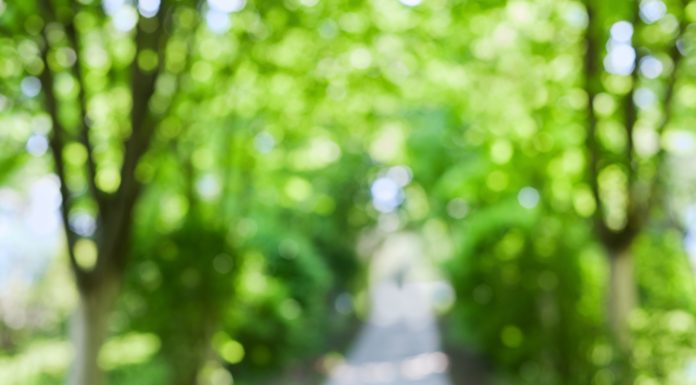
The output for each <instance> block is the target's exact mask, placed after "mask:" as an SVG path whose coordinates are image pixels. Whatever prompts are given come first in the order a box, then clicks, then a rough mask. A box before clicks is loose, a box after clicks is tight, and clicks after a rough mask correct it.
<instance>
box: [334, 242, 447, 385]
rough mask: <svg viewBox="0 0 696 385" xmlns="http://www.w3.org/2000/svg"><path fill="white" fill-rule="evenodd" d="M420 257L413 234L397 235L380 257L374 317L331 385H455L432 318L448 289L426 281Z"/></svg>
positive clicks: (374, 289)
mask: <svg viewBox="0 0 696 385" xmlns="http://www.w3.org/2000/svg"><path fill="white" fill-rule="evenodd" d="M420 255H422V253H421V247H420V243H419V240H418V238H417V237H416V236H414V235H408V234H395V235H393V236H392V237H390V239H388V240H387V241H386V242H385V244H384V246H383V247H382V248H381V250H380V251H379V252H378V253H377V254H376V256H375V260H374V261H373V264H372V268H373V269H372V270H373V271H372V277H373V279H372V281H373V284H372V290H371V300H372V307H371V313H370V317H369V319H368V321H367V322H366V324H365V326H364V328H363V330H362V331H361V333H360V334H359V336H358V338H357V340H356V342H355V344H354V346H353V347H352V349H351V350H350V351H349V353H348V356H347V358H346V361H345V362H344V363H343V364H341V365H339V366H337V367H336V368H335V369H334V371H333V372H332V375H331V377H330V379H329V381H328V382H327V385H363V384H365V385H367V384H383V385H397V384H398V385H402V384H403V385H451V382H450V380H449V377H448V375H447V368H448V366H449V362H448V358H447V356H446V355H445V354H444V353H443V352H442V351H441V350H440V342H439V332H438V329H437V324H436V322H435V318H434V314H433V301H434V298H438V297H440V295H441V294H442V293H443V292H444V293H446V292H447V289H448V287H447V286H446V285H445V284H444V283H442V282H438V281H437V280H435V279H433V278H432V277H430V278H427V276H428V273H427V272H425V270H427V266H426V264H424V263H425V262H424V261H423V260H422V257H420ZM438 294H440V295H438Z"/></svg>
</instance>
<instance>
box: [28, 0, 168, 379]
mask: <svg viewBox="0 0 696 385" xmlns="http://www.w3.org/2000/svg"><path fill="white" fill-rule="evenodd" d="M39 8H40V10H41V12H42V15H43V19H44V28H43V31H42V34H41V37H42V41H41V58H42V60H43V63H44V69H43V72H42V73H41V75H40V80H41V83H42V87H43V101H44V102H43V105H44V108H45V111H46V112H47V113H48V115H49V116H50V118H51V121H52V132H51V136H50V140H49V142H50V149H51V152H52V156H53V163H54V168H55V173H56V175H57V176H58V179H59V180H60V193H61V196H62V205H61V215H62V221H63V226H64V228H65V235H66V240H67V246H68V256H69V261H70V267H71V270H72V273H73V275H74V278H75V282H76V287H77V291H78V293H79V307H78V311H77V314H76V315H75V319H74V324H73V330H72V333H73V339H74V344H75V360H74V366H73V368H72V372H71V375H70V378H69V383H70V384H74V385H99V384H101V383H103V381H104V375H103V372H102V370H101V369H100V367H99V363H98V357H99V352H100V349H101V347H102V345H103V343H104V341H105V339H106V338H107V335H108V321H109V315H110V312H111V310H112V308H113V306H114V303H115V301H116V299H117V296H118V293H119V290H120V285H121V281H122V277H123V274H124V270H125V269H126V266H127V265H128V255H129V240H130V238H131V225H132V223H133V212H134V208H135V205H136V202H137V200H138V197H139V196H140V195H141V191H142V187H143V186H142V183H141V181H140V180H139V178H138V175H137V172H136V170H137V167H138V164H139V162H140V160H141V159H142V158H143V155H144V154H145V153H146V152H147V150H148V148H149V147H150V144H151V142H152V141H153V136H154V134H155V131H156V128H157V126H158V122H159V120H160V119H161V115H159V114H158V113H156V112H155V111H154V110H153V108H151V103H150V102H151V101H152V99H153V96H154V95H155V94H156V83H157V80H158V78H159V77H160V75H161V74H162V73H163V72H164V64H165V48H166V45H167V41H168V38H169V36H170V34H171V29H172V24H171V22H170V20H171V15H172V13H173V11H174V9H173V8H174V7H173V6H172V4H170V3H169V2H167V1H162V2H161V4H160V6H159V9H158V10H157V12H156V13H155V14H152V15H149V17H146V16H142V15H137V16H135V17H137V22H136V25H135V31H134V32H133V33H132V35H131V38H132V43H133V45H134V47H135V52H134V57H133V60H132V64H131V65H130V68H129V70H128V71H129V72H130V73H129V74H127V76H129V78H130V80H129V84H128V86H127V87H128V90H129V94H130V109H129V113H128V126H129V134H128V135H126V136H125V138H122V139H121V138H117V140H122V143H121V144H120V146H118V147H120V149H121V155H122V161H121V165H120V171H119V176H118V178H116V179H117V180H118V185H117V186H116V187H115V188H114V189H113V190H112V191H106V190H107V189H105V188H103V186H100V184H99V183H98V173H99V169H100V165H99V164H98V161H97V157H96V156H95V147H94V144H93V139H92V133H93V124H92V121H93V116H92V115H91V111H90V102H91V100H90V96H91V95H89V89H90V88H91V87H90V86H91V85H90V84H89V80H88V77H87V75H86V74H85V68H86V65H85V64H84V60H83V59H84V58H85V56H86V55H87V53H86V52H85V46H84V44H83V41H82V40H83V36H84V34H85V31H81V30H80V26H79V25H78V24H76V22H77V20H79V18H78V17H76V15H82V16H83V17H87V14H90V17H94V18H97V19H98V20H100V21H104V23H105V24H106V22H105V20H106V17H105V16H104V15H102V14H101V11H100V10H98V9H95V8H94V7H93V6H92V7H90V8H89V9H88V7H87V6H81V5H79V3H77V2H75V3H73V2H60V1H53V0H41V2H40V4H39ZM62 34H64V36H65V37H66V39H64V41H60V40H59V39H56V38H55V36H60V35H62ZM64 45H67V48H68V49H69V50H70V51H71V52H72V53H73V55H74V61H73V63H72V65H71V66H70V69H69V73H70V75H71V76H72V78H73V80H74V81H75V82H76V84H77V88H78V95H77V98H76V99H77V101H76V104H77V110H78V114H79V118H78V119H76V120H75V121H76V122H77V124H72V123H71V122H67V121H66V119H65V118H64V114H63V113H62V112H63V109H64V108H66V107H65V105H64V104H68V102H66V101H64V100H62V99H60V98H59V97H58V95H57V94H58V92H57V89H56V76H57V73H58V71H59V69H56V68H55V66H53V65H52V55H54V54H55V52H56V50H58V49H60V48H64ZM59 46H60V47H59ZM118 86H122V85H121V84H119V85H118ZM70 102H73V103H74V101H70ZM73 126H74V127H73ZM111 134H112V135H113V136H117V135H115V134H114V133H111ZM74 143H77V144H78V146H81V147H82V148H83V149H84V152H85V154H86V156H85V157H84V158H85V160H84V162H83V163H82V164H81V165H80V168H81V169H82V170H74V169H71V168H70V167H68V165H67V162H70V159H67V158H68V157H67V156H66V152H67V150H66V149H67V148H68V146H69V145H73V144H74ZM71 172H84V173H85V174H86V185H87V186H86V187H87V188H86V191H80V189H78V188H71V176H70V173H71ZM78 201H80V202H84V201H87V202H89V204H90V205H91V206H92V207H95V208H96V209H95V210H94V211H95V215H94V217H95V224H96V226H95V227H96V228H95V231H94V233H93V234H92V235H88V234H80V233H78V232H77V231H76V230H75V229H74V228H73V227H72V226H71V218H72V216H73V215H74V214H75V209H76V207H77V204H78ZM83 241H87V242H89V243H84V242H83ZM85 244H88V245H93V247H91V248H87V249H92V250H91V251H86V250H85V247H83V246H81V245H85ZM85 254H92V255H91V257H92V259H93V261H89V260H88V259H86V258H81V256H84V255H85Z"/></svg>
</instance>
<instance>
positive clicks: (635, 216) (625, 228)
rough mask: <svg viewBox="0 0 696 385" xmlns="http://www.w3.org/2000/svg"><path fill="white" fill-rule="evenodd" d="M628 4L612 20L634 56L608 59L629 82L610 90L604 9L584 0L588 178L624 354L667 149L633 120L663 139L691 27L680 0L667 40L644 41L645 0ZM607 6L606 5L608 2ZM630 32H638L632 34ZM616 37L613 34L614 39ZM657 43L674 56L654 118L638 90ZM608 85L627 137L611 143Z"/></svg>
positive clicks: (613, 325) (612, 322)
mask: <svg viewBox="0 0 696 385" xmlns="http://www.w3.org/2000/svg"><path fill="white" fill-rule="evenodd" d="M631 4H632V5H631V7H630V10H628V13H629V14H630V17H629V19H630V21H622V22H620V23H621V24H618V23H617V24H613V28H623V29H624V30H625V33H626V34H628V42H626V41H623V42H622V44H629V45H628V46H624V47H630V48H628V49H629V52H630V50H633V51H632V52H633V58H632V59H633V60H631V62H630V63H627V65H626V67H627V68H626V69H622V68H611V65H612V64H611V63H608V66H607V65H605V66H607V67H609V68H607V70H608V71H612V72H614V73H615V74H616V73H617V72H619V75H620V76H621V75H622V76H625V80H626V84H627V86H626V87H622V88H623V89H621V90H616V87H614V89H613V90H607V88H608V87H606V84H607V81H606V79H607V77H611V76H616V75H612V74H610V73H607V72H605V71H602V70H601V67H600V66H601V64H600V58H601V56H602V53H603V51H602V49H601V48H600V47H601V46H602V44H601V42H602V41H603V39H605V38H606V36H607V34H606V33H605V32H604V30H603V28H604V27H605V25H606V24H607V23H606V21H607V20H606V19H602V18H601V11H602V10H601V9H598V8H600V7H599V6H598V5H597V4H595V2H593V1H591V0H588V1H586V2H585V6H586V11H587V21H588V23H587V29H586V35H585V48H586V52H585V60H584V73H585V80H584V89H585V92H586V94H587V100H588V103H587V106H586V110H585V113H586V118H585V124H586V151H587V172H588V184H589V185H590V187H591V191H592V195H593V197H594V201H595V202H596V209H595V210H594V215H593V218H592V220H593V227H594V231H595V233H596V235H597V239H598V240H599V242H600V243H601V245H602V246H603V247H604V249H605V250H606V252H607V256H608V260H609V264H610V275H609V283H608V306H609V307H608V314H607V315H608V318H609V322H610V325H611V330H612V334H613V338H614V340H615V343H616V346H617V349H618V352H619V353H620V354H621V355H623V356H624V357H623V359H625V360H629V359H630V350H631V331H630V328H629V318H630V315H631V312H632V310H633V309H634V308H635V307H636V306H637V301H638V299H637V297H636V295H637V294H636V282H635V278H634V271H633V269H634V268H633V264H634V263H633V260H634V258H633V255H632V254H633V253H632V246H633V243H634V241H635V239H636V238H637V236H638V235H640V234H641V232H642V231H643V230H644V229H645V227H646V226H647V225H648V224H649V221H650V218H652V217H653V216H654V213H655V210H657V209H659V207H660V203H661V202H660V195H659V194H660V189H661V187H662V186H663V183H664V179H663V177H662V175H663V173H664V163H665V157H666V152H665V149H664V146H662V145H660V144H659V143H658V146H659V148H658V150H657V152H656V153H654V154H645V151H640V149H638V148H637V145H636V140H635V137H636V128H637V127H638V126H639V125H640V124H642V125H646V124H647V125H650V126H652V127H653V130H654V133H655V135H656V138H658V139H657V140H659V139H660V138H661V137H662V135H663V133H664V132H665V129H666V127H668V125H669V124H670V123H671V121H672V118H673V115H674V106H673V104H674V102H673V99H674V93H675V88H676V84H677V80H678V74H679V66H680V62H681V58H682V54H681V52H680V44H681V43H682V42H681V39H682V38H683V36H684V32H685V30H686V23H685V22H684V21H683V19H684V18H683V15H681V13H683V8H684V6H685V5H686V4H684V3H682V4H680V6H681V7H682V9H675V11H676V13H677V15H678V17H679V18H680V19H679V20H680V21H679V22H678V26H677V28H676V30H675V31H674V32H673V36H670V37H669V39H668V43H667V44H665V43H663V42H658V44H655V43H653V45H652V46H650V45H647V44H645V43H644V42H642V41H641V37H640V35H639V32H642V28H641V27H642V26H643V25H642V23H641V20H640V18H639V12H640V9H639V4H640V3H639V2H637V1H636V2H632V3H631ZM675 8H676V7H675ZM604 11H605V12H606V9H605V10H604ZM620 33H621V31H617V30H616V29H615V30H614V32H613V33H612V34H620ZM631 35H634V37H633V39H631ZM616 38H617V37H616V36H614V37H611V38H610V39H616ZM620 39H625V38H623V37H620ZM631 40H633V43H631ZM660 44H665V45H668V48H667V51H668V55H667V59H668V60H669V63H667V64H668V65H667V66H666V67H667V68H670V69H669V73H668V74H667V75H666V76H665V79H664V80H663V82H664V85H663V86H662V96H661V98H660V103H659V105H660V110H661V116H660V118H659V119H656V120H654V119H650V117H649V116H648V117H647V118H646V117H645V116H642V115H641V111H640V110H639V108H638V106H637V105H636V98H637V95H638V92H640V89H641V88H640V87H645V83H646V76H645V75H641V72H640V66H641V60H642V59H644V58H646V57H651V58H652V60H657V59H655V58H654V56H652V55H655V51H658V50H660V49H661V48H662V47H661V46H660ZM607 54H608V55H611V54H612V53H611V52H608V53H607ZM629 57H630V56H629ZM624 59H626V58H624ZM608 60H611V59H610V58H609V59H608ZM605 63H606V61H605ZM649 76H652V75H649ZM603 92H604V93H603ZM607 92H608V93H613V94H614V95H612V97H613V96H615V97H616V98H617V99H619V105H620V106H621V107H620V108H621V111H619V112H617V113H616V114H612V115H610V116H608V117H606V118H605V119H604V122H606V121H615V122H616V121H618V122H619V123H620V124H621V127H622V130H623V134H622V135H623V139H622V140H620V141H619V142H620V143H619V144H618V145H616V143H613V144H612V143H609V142H608V141H607V140H606V134H605V137H604V140H603V138H602V136H601V135H600V133H599V132H598V124H600V123H601V122H602V119H601V118H599V117H598V116H597V111H598V110H599V109H601V106H599V100H600V99H601V98H605V100H606V97H607V95H608V94H607ZM622 381H626V380H622Z"/></svg>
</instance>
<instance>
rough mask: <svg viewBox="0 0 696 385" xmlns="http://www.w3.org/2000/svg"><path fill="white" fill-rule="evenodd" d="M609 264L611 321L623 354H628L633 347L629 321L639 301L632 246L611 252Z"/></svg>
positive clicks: (609, 310) (609, 312)
mask: <svg viewBox="0 0 696 385" xmlns="http://www.w3.org/2000/svg"><path fill="white" fill-rule="evenodd" d="M609 264H610V276H609V309H608V314H609V322H610V324H611V329H612V332H613V335H614V338H615V339H616V343H617V346H618V348H619V349H621V350H622V352H621V354H628V353H630V352H631V348H632V339H631V329H630V325H629V321H630V317H631V313H632V312H633V309H635V307H636V303H637V299H636V282H635V276H634V271H633V256H632V255H631V251H630V248H624V249H621V250H617V251H613V252H611V253H610V257H609Z"/></svg>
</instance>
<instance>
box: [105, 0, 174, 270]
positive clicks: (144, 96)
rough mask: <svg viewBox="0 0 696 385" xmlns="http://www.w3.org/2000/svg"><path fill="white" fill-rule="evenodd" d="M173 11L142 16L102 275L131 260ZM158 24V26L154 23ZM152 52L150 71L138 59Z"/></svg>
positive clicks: (107, 217) (165, 9) (107, 221)
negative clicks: (153, 103)
mask: <svg viewBox="0 0 696 385" xmlns="http://www.w3.org/2000/svg"><path fill="white" fill-rule="evenodd" d="M169 12H170V11H169V9H168V7H167V6H166V4H165V2H164V1H163V2H162V4H161V8H160V10H159V12H158V14H157V16H156V18H154V19H145V18H142V17H140V18H139V21H138V25H137V27H136V28H137V31H136V56H135V58H134V60H133V63H132V66H131V100H132V107H131V114H130V123H131V134H130V136H129V137H128V138H127V139H126V140H125V141H124V144H123V146H124V155H123V163H122V165H121V173H120V174H121V184H120V185H119V188H118V190H117V191H116V194H115V197H114V202H113V207H109V208H108V211H107V212H105V220H104V226H105V240H104V245H103V250H104V251H105V254H104V258H100V259H99V260H98V261H97V266H96V270H98V271H99V274H103V273H105V272H108V271H111V270H112V269H114V268H115V269H116V272H120V271H121V270H122V269H123V267H124V266H125V262H126V259H127V247H126V244H127V242H126V241H127V239H128V238H129V231H130V225H131V222H132V212H133V208H134V206H135V202H136V199H137V197H138V195H139V193H140V187H141V186H140V183H139V182H138V180H137V178H136V168H137V165H138V163H139V161H140V159H141V158H142V156H143V155H144V154H145V152H146V151H147V149H148V148H149V146H150V143H151V142H152V138H153V134H154V131H155V127H156V122H154V121H153V117H152V116H151V115H150V109H149V102H150V99H151V98H152V95H154V92H155V83H156V81H157V77H158V76H159V74H160V72H161V70H162V68H163V66H164V61H165V57H164V56H165V55H164V53H165V48H166V44H167V41H168V37H169V31H167V30H166V29H167V26H166V25H165V22H166V21H167V19H168V17H169ZM153 23H155V24H153ZM146 50H151V51H154V52H156V54H157V57H158V63H157V66H156V68H154V69H153V70H151V71H147V70H145V69H143V68H141V67H140V65H139V63H138V56H139V55H140V54H141V53H143V52H145V51H146Z"/></svg>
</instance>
